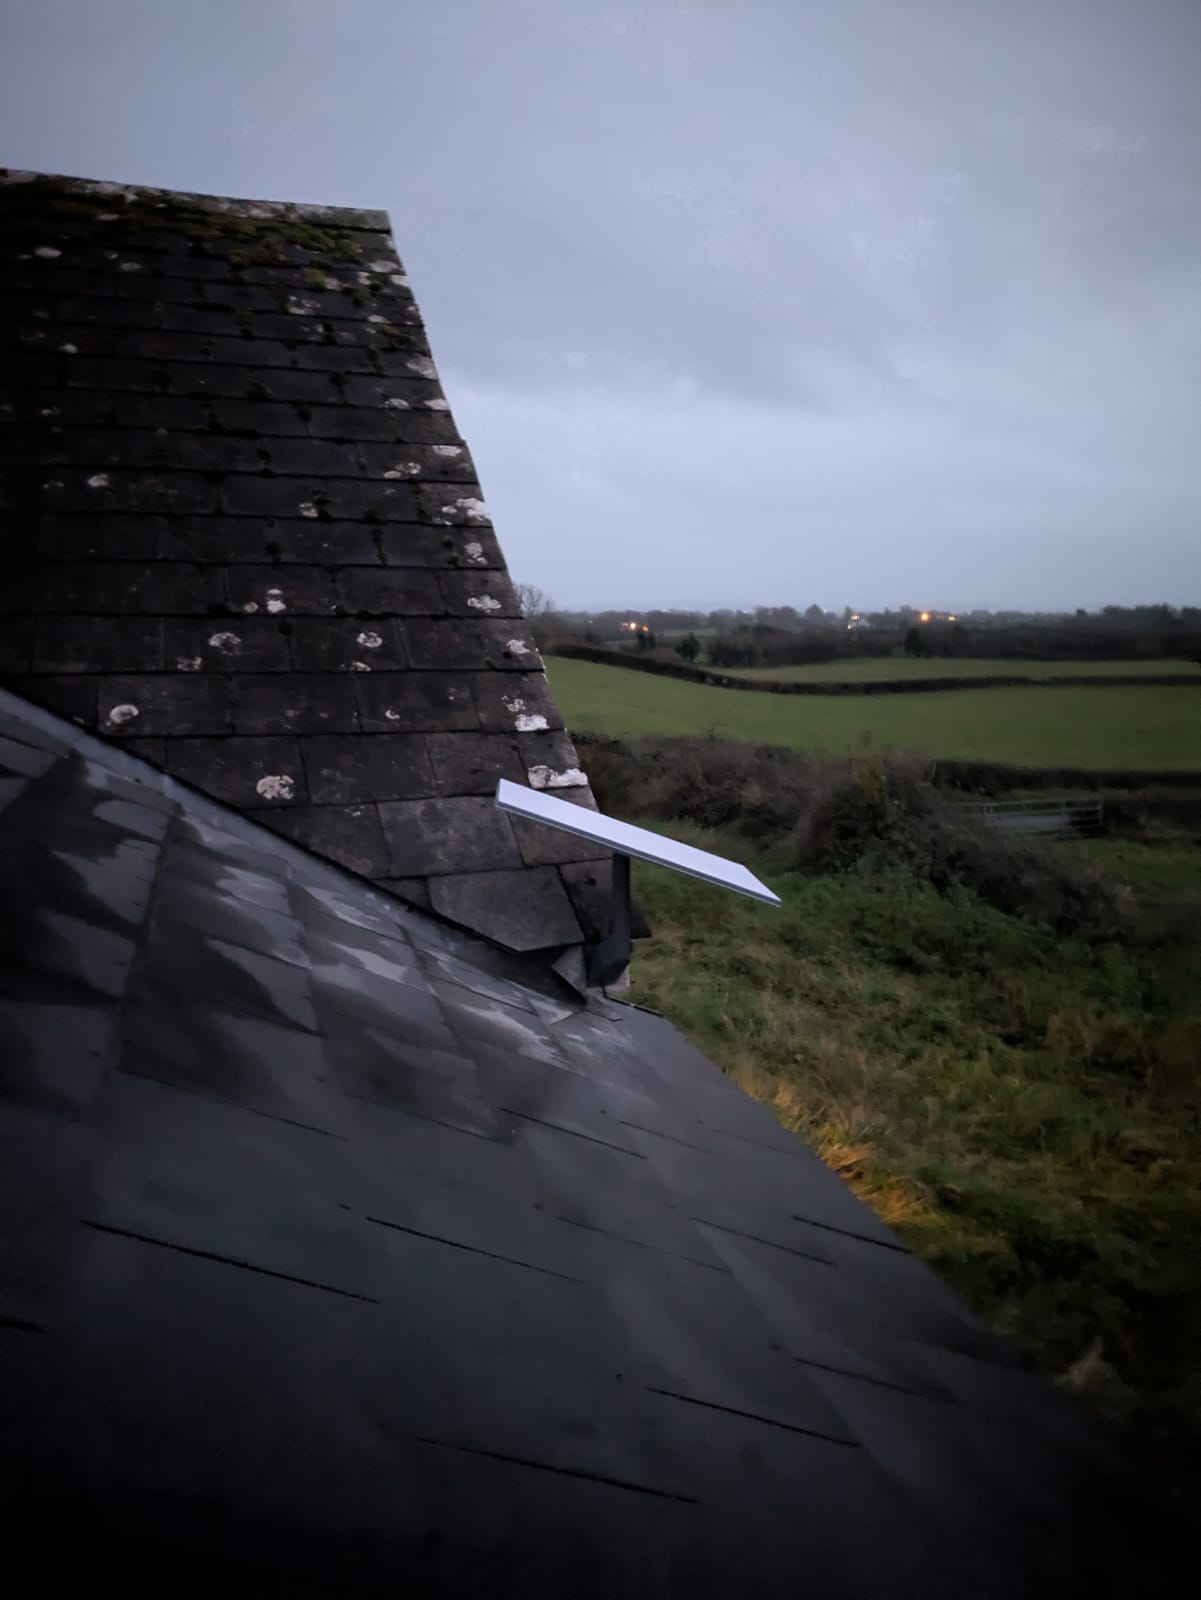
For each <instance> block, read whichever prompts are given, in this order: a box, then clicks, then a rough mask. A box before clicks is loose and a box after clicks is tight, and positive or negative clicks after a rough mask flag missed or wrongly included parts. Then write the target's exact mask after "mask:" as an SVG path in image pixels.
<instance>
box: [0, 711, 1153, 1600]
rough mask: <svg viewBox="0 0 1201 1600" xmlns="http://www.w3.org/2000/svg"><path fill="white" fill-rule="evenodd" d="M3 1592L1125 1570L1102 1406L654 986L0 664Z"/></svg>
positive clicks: (1015, 1597)
mask: <svg viewBox="0 0 1201 1600" xmlns="http://www.w3.org/2000/svg"><path fill="white" fill-rule="evenodd" d="M0 906H3V908H4V915H3V920H2V921H0V1218H2V1219H3V1225H2V1226H0V1503H2V1504H3V1505H4V1507H5V1510H6V1512H7V1513H8V1524H7V1528H6V1545H5V1557H6V1563H7V1566H8V1570H9V1571H10V1572H13V1573H15V1575H16V1576H15V1581H14V1589H15V1592H18V1593H24V1592H32V1591H34V1590H37V1591H39V1592H41V1591H45V1590H47V1589H53V1590H55V1591H57V1590H58V1589H63V1590H69V1589H72V1588H74V1587H77V1586H78V1585H79V1584H81V1583H84V1582H86V1583H89V1584H94V1581H95V1574H96V1572H97V1571H103V1570H105V1569H108V1570H111V1571H113V1572H119V1573H120V1575H121V1580H122V1583H123V1585H124V1587H125V1588H126V1590H127V1591H128V1592H135V1593H141V1592H143V1590H144V1589H145V1592H150V1590H149V1585H150V1584H153V1590H154V1592H155V1593H160V1592H162V1590H163V1588H164V1585H166V1586H168V1587H169V1588H170V1589H171V1591H172V1592H174V1593H179V1592H182V1593H191V1592H201V1589H202V1587H203V1592H204V1593H206V1594H210V1593H211V1592H212V1587H211V1582H212V1580H213V1579H221V1580H224V1581H227V1582H230V1583H231V1584H233V1585H234V1588H233V1592H235V1593H243V1592H246V1591H247V1590H248V1589H252V1590H253V1592H255V1593H287V1594H289V1595H291V1594H296V1593H317V1594H328V1593H331V1592H339V1593H341V1592H345V1593H349V1594H376V1593H387V1594H409V1593H412V1594H420V1595H423V1596H425V1595H445V1596H459V1595H463V1594H487V1595H489V1596H510V1595H512V1596H517V1595H521V1596H528V1595H543V1594H545V1595H556V1596H557V1595H564V1596H567V1595H570V1596H572V1597H573V1600H602V1597H604V1600H613V1597H616V1596H621V1597H623V1600H624V1597H626V1596H641V1597H645V1600H652V1597H654V1600H660V1597H664V1596H672V1597H677V1600H700V1597H705V1596H713V1597H715V1600H716V1597H721V1600H728V1597H730V1596H734V1595H753V1596H762V1597H776V1596H779V1597H784V1596H788V1597H792V1596H795V1595H796V1594H797V1593H806V1594H812V1595H815V1596H821V1597H823V1600H842V1597H846V1600H862V1597H864V1596H872V1597H873V1600H890V1597H892V1600H901V1597H905V1600H938V1597H947V1600H968V1597H971V1596H994V1597H995V1596H1006V1597H1012V1600H1019V1597H1020V1600H1029V1597H1032V1596H1043V1595H1048V1596H1049V1595H1056V1596H1068V1595H1087V1596H1089V1597H1090V1600H1091V1597H1096V1596H1102V1595H1114V1596H1117V1595H1122V1596H1128V1595H1130V1594H1135V1593H1142V1592H1144V1591H1147V1590H1155V1589H1156V1588H1157V1587H1158V1585H1157V1583H1156V1579H1157V1578H1158V1577H1162V1576H1164V1575H1165V1574H1168V1573H1172V1568H1171V1566H1170V1560H1169V1558H1170V1555H1171V1550H1170V1548H1169V1545H1168V1542H1167V1529H1166V1527H1165V1525H1164V1524H1163V1523H1161V1522H1160V1520H1159V1519H1158V1517H1157V1516H1156V1514H1155V1508H1154V1506H1153V1505H1152V1503H1151V1501H1150V1497H1149V1496H1148V1495H1147V1493H1146V1491H1145V1490H1144V1488H1143V1487H1142V1486H1141V1485H1140V1484H1139V1482H1138V1481H1137V1479H1136V1478H1135V1477H1134V1476H1133V1474H1132V1473H1131V1472H1130V1471H1129V1470H1128V1468H1127V1467H1126V1466H1125V1465H1124V1464H1123V1463H1122V1462H1121V1461H1120V1460H1119V1459H1117V1458H1116V1456H1115V1455H1114V1454H1113V1453H1112V1451H1111V1449H1110V1447H1109V1445H1108V1443H1107V1442H1106V1441H1105V1440H1104V1438H1103V1437H1102V1436H1101V1435H1100V1434H1099V1433H1098V1432H1097V1431H1096V1430H1095V1429H1094V1428H1093V1427H1092V1426H1091V1425H1090V1424H1088V1423H1087V1422H1086V1421H1085V1420H1084V1419H1083V1418H1082V1417H1081V1416H1080V1415H1079V1414H1078V1413H1077V1411H1076V1410H1075V1408H1074V1407H1073V1406H1072V1405H1071V1404H1070V1403H1068V1402H1067V1401H1066V1400H1065V1399H1063V1398H1062V1397H1060V1396H1059V1395H1057V1394H1056V1393H1055V1392H1054V1391H1053V1390H1052V1389H1051V1387H1050V1386H1049V1385H1048V1384H1046V1383H1045V1382H1044V1381H1043V1380H1042V1379H1040V1378H1039V1377H1037V1376H1035V1375H1034V1374H1032V1373H1031V1372H1030V1371H1028V1370H1027V1369H1026V1368H1025V1367H1024V1366H1023V1365H1022V1363H1021V1362H1020V1361H1019V1360H1018V1359H1017V1357H1016V1356H1015V1354H1014V1352H1013V1351H1012V1350H1011V1349H1010V1348H1009V1346H1007V1345H1006V1344H1005V1343H1004V1342H1003V1341H1002V1340H1000V1339H998V1338H997V1337H996V1336H995V1335H993V1334H992V1333H991V1332H990V1331H989V1330H988V1329H986V1328H985V1327H984V1326H983V1325H982V1324H981V1323H980V1322H978V1321H977V1320H976V1318H974V1317H973V1316H972V1315H971V1314H970V1313H969V1312H968V1311H967V1310H966V1309H965V1308H964V1307H963V1306H962V1305H961V1304H960V1302H959V1301H958V1300H957V1299H956V1298H955V1297H954V1296H953V1295H952V1294H950V1293H949V1291H948V1290H947V1289H946V1288H944V1287H943V1286H942V1285H941V1284H940V1283H939V1282H938V1281H937V1279H936V1278H935V1277H934V1276H933V1275H932V1274H931V1273H930V1272H929V1270H928V1269H927V1268H925V1267H924V1266H923V1265H922V1264H921V1263H920V1262H918V1261H917V1260H916V1259H915V1258H914V1257H913V1256H912V1255H910V1254H909V1253H908V1252H907V1251H906V1250H905V1249H903V1248H902V1247H901V1245H900V1244H899V1243H898V1241H897V1240H896V1239H895V1238H894V1237H893V1235H892V1234H891V1233H890V1232H889V1231H888V1229H887V1228H885V1227H884V1226H883V1225H882V1224H881V1223H880V1222H879V1220H878V1219H877V1218H876V1217H875V1216H874V1215H873V1214H872V1213H871V1212H870V1211H869V1210H867V1208H866V1207H864V1206H863V1205H861V1204H860V1203H859V1202H858V1201H857V1200H856V1199H855V1198H854V1196H853V1195H852V1194H851V1192H850V1190H849V1189H847V1188H846V1186H845V1185H844V1184H843V1183H842V1181H841V1180H840V1179H839V1178H838V1177H837V1176H836V1175H835V1174H834V1173H833V1172H831V1171H830V1170H829V1169H828V1168H827V1167H825V1166H824V1165H823V1163H822V1162H821V1161H819V1160H818V1159H817V1157H816V1156H815V1155H814V1154H813V1153H812V1152H811V1151H809V1150H807V1149H806V1148H805V1147H804V1145H802V1144H801V1143H800V1142H799V1141H797V1140H795V1139H793V1138H792V1137H791V1136H790V1135H788V1134H787V1133H786V1132H785V1131H784V1130H783V1129H781V1128H780V1127H779V1125H778V1124H777V1123H776V1122H775V1121H774V1119H773V1118H772V1117H771V1116H770V1114H769V1113H768V1112H767V1111H766V1110H764V1109H763V1108H762V1107H760V1106H757V1105H756V1104H754V1103H753V1102H752V1101H750V1100H749V1099H747V1098H746V1097H745V1096H744V1095H742V1094H741V1093H740V1092H739V1091H738V1090H737V1089H736V1088H735V1087H734V1086H733V1085H732V1084H731V1083H730V1082H729V1081H728V1080H727V1079H725V1078H724V1077H723V1076H722V1074H721V1073H720V1072H719V1071H718V1070H717V1068H716V1067H714V1066H713V1065H712V1063H710V1062H708V1061H706V1060H705V1059H704V1058H703V1057H702V1056H700V1055H699V1054H698V1052H697V1051H695V1050H694V1049H692V1048H691V1047H690V1046H689V1045H688V1044H687V1043H686V1042H685V1041H684V1040H683V1039H682V1038H681V1037H680V1036H679V1035H678V1034H677V1033H675V1031H674V1030H673V1029H672V1028H671V1027H670V1026H669V1025H668V1024H667V1023H666V1022H664V1021H663V1020H662V1019H660V1018H657V1017H654V1016H652V1015H650V1014H648V1013H646V1012H642V1011H639V1010H637V1009H636V1008H633V1007H629V1006H623V1005H618V1004H614V1003H612V1002H610V1001H605V1000H596V999H592V1000H590V1001H589V1002H588V1003H587V1004H581V1002H580V1000H579V998H578V997H577V996H576V995H574V994H573V993H572V992H571V991H569V990H567V989H566V987H565V986H562V985H559V984H558V983H557V982H556V980H555V979H554V977H553V975H552V974H551V973H550V972H548V971H547V970H546V968H545V966H544V965H543V964H542V963H541V962H540V961H537V960H534V959H532V958H521V957H519V956H517V955H514V954H511V953H508V952H503V951H498V950H496V949H495V948H493V947H491V946H488V945H486V944H484V943H483V942H482V941H480V940H477V939H473V938H471V937H469V936H468V935H466V934H464V933H461V932H459V931H458V930H454V929H447V928H445V927H443V926H440V925H439V924H437V923H436V922H435V921H434V920H432V919H431V918H429V917H428V916H426V915H425V914H423V913H421V912H418V911H415V910H411V909H409V908H407V907H404V906H401V905H400V904H399V903H398V902H397V901H395V900H394V899H391V898H390V897H389V896H387V895H384V894H380V893H377V892H375V891H373V890H372V889H370V888H369V887H368V886H367V885H365V884H363V883H362V882H360V881H358V880H356V879H353V878H351V877H350V876H349V875H347V874H345V873H343V872H341V871H340V870H339V869H338V868H336V867H335V866H333V865H330V864H327V863H323V862H321V861H318V860H316V859H314V858H313V857H311V856H308V855H306V854H305V853H303V852H302V851H300V850H298V849H296V848H295V847H294V846H293V845H291V844H290V843H289V842H287V841H286V840H284V839H281V838H279V837H277V836H275V835H273V834H271V833H268V832H267V831H265V830H264V829H263V828H261V827H260V826H258V819H257V817H250V818H245V817H241V816H238V815H236V814H235V813H233V812H230V811H227V810H226V809H224V808H223V807H221V806H219V805H217V804H216V803H214V802H209V801H207V800H205V799H203V798H202V797H199V796H197V795H195V794H194V793H191V792H190V791H188V790H187V789H185V788H183V787H182V786H181V785H179V784H178V783H176V782H174V781H173V780H171V779H169V778H167V777H165V776H163V775H162V774H159V773H156V772H155V771H153V770H152V769H151V768H149V767H148V766H146V765H145V764H144V763H142V762H141V761H140V760H138V759H137V758H135V757H133V756H131V755H130V754H129V753H128V752H127V751H125V750H121V749H119V748H117V747H116V746H114V745H112V744H106V743H104V742H102V741H100V740H98V739H94V738H91V737H89V736H87V735H85V734H83V733H81V732H80V730H79V729H78V728H74V727H72V726H71V725H70V724H68V723H64V722H62V721H61V720H59V719H57V718H54V717H52V716H49V715H48V714H46V713H44V712H42V711H39V710H37V709H35V708H33V707H32V706H30V705H28V704H25V703H22V702H20V701H18V700H16V699H14V698H13V697H11V696H7V695H4V694H2V693H0Z"/></svg>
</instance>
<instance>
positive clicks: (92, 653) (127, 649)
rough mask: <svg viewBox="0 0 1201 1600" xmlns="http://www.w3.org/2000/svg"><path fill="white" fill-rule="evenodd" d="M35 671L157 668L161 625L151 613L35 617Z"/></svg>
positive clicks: (149, 669) (109, 670)
mask: <svg viewBox="0 0 1201 1600" xmlns="http://www.w3.org/2000/svg"><path fill="white" fill-rule="evenodd" d="M33 665H34V670H35V671H36V672H160V671H161V670H162V666H163V624H162V622H161V621H160V620H158V619H157V618H152V617H40V618H39V619H38V623H37V636H36V640H35V643H34V652H33Z"/></svg>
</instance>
